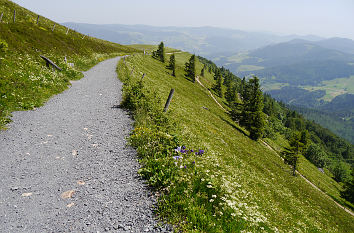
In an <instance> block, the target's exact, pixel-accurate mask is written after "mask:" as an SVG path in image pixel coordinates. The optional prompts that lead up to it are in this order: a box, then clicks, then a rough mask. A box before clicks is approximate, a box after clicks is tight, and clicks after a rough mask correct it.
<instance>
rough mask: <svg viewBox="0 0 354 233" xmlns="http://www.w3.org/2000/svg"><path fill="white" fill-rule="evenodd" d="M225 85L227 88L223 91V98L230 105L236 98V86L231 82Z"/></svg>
mask: <svg viewBox="0 0 354 233" xmlns="http://www.w3.org/2000/svg"><path fill="white" fill-rule="evenodd" d="M226 87H227V89H226V92H225V99H226V101H227V102H228V103H229V106H231V105H232V103H233V102H235V101H236V99H237V96H236V94H237V93H236V87H235V84H234V83H233V82H229V84H228V85H227V86H226Z"/></svg>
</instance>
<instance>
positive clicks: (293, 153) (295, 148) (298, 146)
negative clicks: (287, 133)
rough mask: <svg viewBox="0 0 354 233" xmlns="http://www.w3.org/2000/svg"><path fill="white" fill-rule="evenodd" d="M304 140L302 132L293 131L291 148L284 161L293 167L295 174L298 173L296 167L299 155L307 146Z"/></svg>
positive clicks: (290, 141) (290, 142)
mask: <svg viewBox="0 0 354 233" xmlns="http://www.w3.org/2000/svg"><path fill="white" fill-rule="evenodd" d="M302 140H303V133H300V132H295V133H293V135H292V136H291V138H290V140H289V144H290V150H289V152H288V153H287V154H286V155H287V156H286V158H285V160H284V161H285V162H287V163H288V164H290V165H291V166H292V167H293V176H295V175H296V168H297V165H298V159H299V155H300V153H302V151H303V149H304V147H305V144H304V143H302Z"/></svg>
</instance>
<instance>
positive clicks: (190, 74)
mask: <svg viewBox="0 0 354 233" xmlns="http://www.w3.org/2000/svg"><path fill="white" fill-rule="evenodd" d="M184 71H185V72H186V77H187V78H190V79H191V81H192V82H195V55H194V54H193V55H192V56H191V57H190V58H189V61H188V62H186V64H185V68H184Z"/></svg>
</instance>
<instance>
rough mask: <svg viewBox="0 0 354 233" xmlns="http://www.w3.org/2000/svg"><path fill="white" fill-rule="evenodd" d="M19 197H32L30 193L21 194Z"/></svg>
mask: <svg viewBox="0 0 354 233" xmlns="http://www.w3.org/2000/svg"><path fill="white" fill-rule="evenodd" d="M21 196H22V197H29V196H32V193H22V195H21Z"/></svg>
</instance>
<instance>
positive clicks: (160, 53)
mask: <svg viewBox="0 0 354 233" xmlns="http://www.w3.org/2000/svg"><path fill="white" fill-rule="evenodd" d="M152 57H153V58H155V59H157V60H159V61H161V62H165V48H164V44H163V42H161V43H160V44H159V47H158V49H157V50H156V51H153V52H152Z"/></svg>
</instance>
